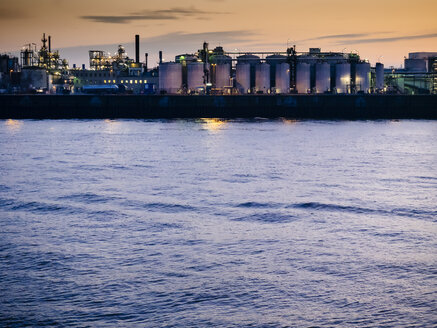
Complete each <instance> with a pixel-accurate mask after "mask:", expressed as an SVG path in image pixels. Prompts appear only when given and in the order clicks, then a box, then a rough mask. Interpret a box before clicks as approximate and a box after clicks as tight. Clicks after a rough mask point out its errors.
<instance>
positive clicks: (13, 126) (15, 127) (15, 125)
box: [5, 119, 23, 132]
mask: <svg viewBox="0 0 437 328" xmlns="http://www.w3.org/2000/svg"><path fill="white" fill-rule="evenodd" d="M5 125H6V127H7V129H8V130H9V131H11V132H16V131H19V130H20V129H21V126H22V125H23V121H19V120H12V119H8V120H6V121H5Z"/></svg>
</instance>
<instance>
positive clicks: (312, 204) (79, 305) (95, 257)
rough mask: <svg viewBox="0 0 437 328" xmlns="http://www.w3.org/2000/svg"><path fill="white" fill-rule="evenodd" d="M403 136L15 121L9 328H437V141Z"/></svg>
mask: <svg viewBox="0 0 437 328" xmlns="http://www.w3.org/2000/svg"><path fill="white" fill-rule="evenodd" d="M395 123H396V124H393V123H392V122H390V121H379V122H320V121H288V120H282V119H281V120H275V121H269V120H253V121H244V120H230V121H226V120H220V119H200V120H187V121H184V120H175V121H135V120H116V121H113V120H108V121H103V120H102V121H100V120H89V121H76V120H72V121H12V120H11V121H4V124H0V156H1V163H2V165H1V167H0V258H1V260H0V295H1V297H0V320H1V322H2V324H4V325H5V326H25V325H31V326H38V325H51V326H74V325H76V326H140V327H144V326H146V327H161V326H167V327H211V326H226V327H228V326H230V327H290V326H298V327H301V326H304V327H308V326H323V327H325V326H329V327H332V326H338V327H344V326H350V327H369V326H377V327H380V326H385V327H400V326H404V327H406V326H425V327H431V326H434V325H435V322H436V317H435V309H436V303H435V300H436V280H435V274H436V272H437V256H436V252H435V245H436V241H437V240H436V235H437V234H436V233H437V225H436V224H437V222H436V221H437V220H436V217H437V207H436V204H437V174H436V171H435V168H436V167H437V149H436V147H435V145H436V144H437V127H436V124H435V123H434V122H428V121H399V122H395ZM17 127H18V128H17ZM11 131H13V132H14V133H11ZM47 131H50V133H47Z"/></svg>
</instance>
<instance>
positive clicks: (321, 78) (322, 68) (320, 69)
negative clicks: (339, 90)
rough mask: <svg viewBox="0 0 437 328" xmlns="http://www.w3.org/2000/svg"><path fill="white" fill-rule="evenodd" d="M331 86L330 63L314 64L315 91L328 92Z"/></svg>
mask: <svg viewBox="0 0 437 328" xmlns="http://www.w3.org/2000/svg"><path fill="white" fill-rule="evenodd" d="M330 88H331V65H329V64H328V63H318V64H316V93H325V92H328V91H329V89H330Z"/></svg>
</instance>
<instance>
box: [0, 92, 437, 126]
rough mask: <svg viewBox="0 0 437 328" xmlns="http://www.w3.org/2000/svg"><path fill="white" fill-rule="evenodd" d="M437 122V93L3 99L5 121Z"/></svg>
mask: <svg viewBox="0 0 437 328" xmlns="http://www.w3.org/2000/svg"><path fill="white" fill-rule="evenodd" d="M255 117H265V118H278V117H286V118H292V119H328V120H330V119H346V120H354V119H358V120H359V119H432V120H435V119H437V95H359V94H355V95H238V96H235V95H233V96H185V95H0V119H75V118H77V119H93V118H99V119H100V118H255Z"/></svg>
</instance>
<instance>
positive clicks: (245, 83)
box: [235, 63, 250, 94]
mask: <svg viewBox="0 0 437 328" xmlns="http://www.w3.org/2000/svg"><path fill="white" fill-rule="evenodd" d="M235 68H236V73H235V77H236V80H237V85H236V87H237V90H238V92H239V93H241V94H246V93H248V92H249V90H250V64H249V63H238V64H237V65H236V66H235Z"/></svg>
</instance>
